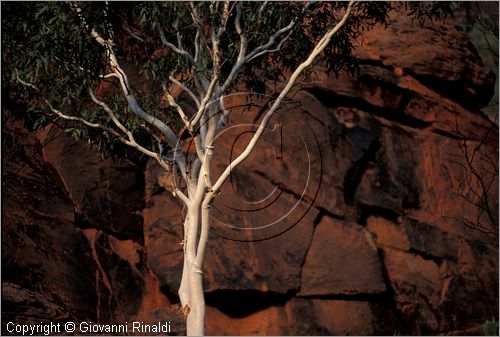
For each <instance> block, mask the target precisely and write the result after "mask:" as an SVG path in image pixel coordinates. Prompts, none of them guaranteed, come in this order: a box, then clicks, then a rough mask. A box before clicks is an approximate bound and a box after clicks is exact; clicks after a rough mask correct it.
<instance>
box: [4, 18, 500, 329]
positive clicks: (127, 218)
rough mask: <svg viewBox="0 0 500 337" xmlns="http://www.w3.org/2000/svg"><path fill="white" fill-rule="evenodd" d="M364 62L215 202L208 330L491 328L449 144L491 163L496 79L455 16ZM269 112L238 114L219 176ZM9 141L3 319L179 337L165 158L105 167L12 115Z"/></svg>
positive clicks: (329, 88)
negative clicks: (140, 325)
mask: <svg viewBox="0 0 500 337" xmlns="http://www.w3.org/2000/svg"><path fill="white" fill-rule="evenodd" d="M357 53H358V56H359V58H360V64H361V65H360V74H359V76H358V77H357V78H352V77H348V76H344V75H343V76H340V77H339V78H333V77H328V76H326V75H325V74H324V72H322V71H321V70H319V71H318V72H316V74H315V77H314V81H312V82H308V83H304V84H303V89H304V90H302V91H300V92H299V93H297V94H296V95H295V96H294V98H293V99H292V100H291V101H290V102H289V103H288V104H287V105H286V106H285V107H284V108H283V109H282V113H281V114H280V115H279V116H278V117H277V118H275V119H274V120H273V121H272V123H271V127H274V126H277V125H281V128H280V127H279V126H277V127H276V128H275V129H273V130H270V131H269V132H268V133H267V134H266V135H265V138H264V139H263V141H262V142H261V144H260V149H259V150H258V151H257V152H255V153H254V154H253V155H252V156H251V158H249V160H248V161H246V162H245V163H244V165H242V167H241V168H239V169H238V170H237V171H236V172H235V174H234V176H233V177H232V181H231V184H227V186H226V187H225V188H224V189H223V191H222V193H221V195H220V198H219V199H218V201H217V202H216V204H215V207H214V208H215V209H214V222H213V233H212V236H211V238H210V244H209V250H208V256H207V261H206V273H205V288H206V291H207V295H206V301H207V304H208V308H207V333H208V334H219V335H221V334H231V335H238V334H245V335H250V334H268V335H275V334H294V335H302V334H312V335H317V334H343V335H350V334H359V335H370V334H441V333H443V334H462V333H466V334H480V333H481V325H482V323H484V322H485V321H486V320H488V319H492V318H495V317H498V255H497V254H498V251H497V248H496V245H495V244H492V243H491V241H490V237H489V234H487V233H483V232H481V231H479V230H473V229H470V228H469V227H467V226H465V225H464V220H471V221H472V220H474V219H476V215H477V207H475V206H474V205H472V204H471V203H470V202H467V201H466V200H465V199H464V198H462V197H459V196H457V191H458V189H459V188H460V186H461V184H460V182H461V180H462V179H463V178H464V174H465V171H464V168H463V167H462V166H461V164H463V160H464V158H463V152H462V151H461V150H460V147H459V139H457V137H456V131H457V129H458V130H459V131H460V132H462V133H463V134H466V135H467V136H468V141H467V146H469V147H470V148H472V147H474V146H475V145H477V144H478V143H479V142H483V143H484V144H483V145H482V146H481V151H482V152H484V153H485V154H487V155H488V157H489V158H491V159H492V161H493V164H495V163H496V165H497V166H498V128H497V127H496V125H494V124H492V123H491V122H490V121H489V120H488V119H487V118H486V117H485V116H483V115H482V114H481V112H480V110H479V109H480V107H481V106H482V105H484V104H486V102H488V100H489V97H490V96H491V95H492V88H493V87H494V80H495V79H494V76H493V75H492V73H491V72H490V71H488V70H487V69H486V68H485V67H484V66H483V65H482V62H481V60H480V59H479V58H478V56H477V54H476V53H475V52H474V50H473V47H471V44H470V43H469V41H468V39H467V37H466V35H465V34H464V33H463V32H461V31H460V30H458V29H457V27H455V25H453V24H452V23H448V24H445V25H440V24H437V23H435V24H434V25H433V26H432V27H431V26H426V27H423V28H422V27H420V26H418V25H417V24H416V23H415V24H413V23H411V22H410V21H409V20H408V19H406V18H405V17H402V16H398V17H394V18H393V20H392V21H391V24H390V25H389V27H388V28H387V29H386V30H384V29H382V28H378V29H375V30H374V31H372V32H370V33H369V34H367V35H366V36H365V38H364V45H363V46H362V47H360V48H359V49H358V50H357ZM278 86H279V84H278ZM272 87H273V84H272V83H270V84H269V90H272ZM266 99H267V98H264V99H263V101H264V102H265V100H266ZM242 102H244V99H243V98H242V97H238V96H236V97H235V98H233V99H231V101H230V102H228V104H227V105H229V106H236V105H238V104H240V103H242ZM259 102H260V103H262V100H260V101H259ZM259 117H260V115H259V113H258V111H254V110H251V111H244V110H242V109H235V110H234V113H232V114H231V117H230V124H229V125H230V126H238V127H236V128H228V131H227V132H225V133H224V134H222V135H221V137H220V138H219V139H218V140H217V153H216V155H217V158H218V160H217V162H215V163H214V167H213V169H214V171H215V172H220V170H221V169H222V168H223V165H224V164H227V162H228V161H229V159H230V156H231V155H232V156H233V157H234V155H235V154H236V153H237V152H238V151H239V150H240V149H241V148H242V146H243V145H244V142H245V139H247V137H249V136H250V134H249V133H245V132H247V131H250V130H251V127H249V126H241V125H242V124H252V123H255V122H256V121H257V120H258V118H259ZM235 137H239V138H238V140H237V141H236V142H234V143H233V141H232V140H234V139H235ZM2 139H3V143H2V146H3V148H2V154H3V163H4V166H3V172H2V193H3V198H4V199H3V200H4V203H3V214H2V244H3V248H2V267H3V269H2V272H3V273H2V275H3V276H2V290H3V293H2V298H3V299H2V308H3V312H2V321H3V322H4V323H5V322H6V321H9V320H17V321H22V322H38V321H40V320H52V321H54V320H59V321H65V320H74V321H83V320H91V321H95V322H122V321H124V320H125V321H131V320H133V319H138V320H143V321H150V322H155V321H158V320H170V321H171V322H172V328H173V330H174V331H173V333H176V334H183V333H184V332H185V330H184V327H183V318H182V315H181V313H180V311H179V309H178V298H177V295H176V291H177V289H178V286H179V283H180V272H181V266H182V265H181V262H182V260H181V259H182V246H181V245H180V242H181V239H182V238H181V227H182V214H183V211H184V210H183V209H182V207H181V206H180V204H179V203H178V202H176V201H175V200H174V199H173V198H172V197H171V195H170V194H169V193H168V192H167V191H166V190H165V189H164V188H163V187H162V184H161V183H160V182H159V174H160V169H159V167H158V165H156V164H155V163H153V162H152V161H149V162H147V163H145V162H141V161H136V162H131V161H125V162H120V163H117V162H112V161H111V160H103V159H102V158H101V157H100V155H99V154H97V153H95V152H93V151H92V150H91V149H90V148H89V147H88V146H87V144H85V143H82V142H76V141H74V140H72V139H70V138H69V137H68V136H67V135H66V134H64V133H63V132H62V130H61V129H59V128H58V127H57V126H51V127H49V128H47V129H45V130H44V131H42V132H39V133H37V134H36V135H35V134H30V133H29V132H28V131H27V130H26V129H24V128H23V127H22V125H21V124H20V122H19V121H17V120H16V117H15V114H14V115H12V114H10V113H7V114H4V123H3V136H2ZM474 164H475V165H479V166H481V165H482V166H481V167H483V168H485V169H486V168H488V166H487V165H488V163H485V162H484V160H483V161H481V160H480V159H476V160H475V161H474ZM496 177H498V176H496ZM495 179H496V180H494V181H493V183H492V186H493V187H492V188H491V189H490V191H489V194H488V196H489V200H490V203H491V205H492V209H493V211H494V212H493V213H494V214H493V216H494V220H495V221H494V223H493V226H492V227H489V225H488V219H487V218H486V217H485V216H484V215H483V217H482V218H481V221H483V222H485V223H486V225H485V226H486V228H487V229H488V230H489V231H491V232H495V231H496V233H498V212H497V210H498V180H497V178H495ZM475 183H477V181H476V182H475ZM475 183H473V185H474V184H475ZM475 188H477V186H476V185H474V186H470V187H468V189H465V191H464V193H465V195H466V196H469V197H470V196H471V195H472V193H473V192H472V190H473V189H475ZM269 195H270V197H269V198H268V199H266V200H265V201H260V202H257V201H259V200H261V199H265V198H266V197H267V196H269ZM251 201H253V203H252V202H251ZM273 222H274V224H273ZM233 227H237V228H233ZM238 228H239V229H238ZM241 228H247V229H244V230H242V229H241ZM496 240H498V237H497V238H496ZM4 328H5V326H3V327H2V329H4Z"/></svg>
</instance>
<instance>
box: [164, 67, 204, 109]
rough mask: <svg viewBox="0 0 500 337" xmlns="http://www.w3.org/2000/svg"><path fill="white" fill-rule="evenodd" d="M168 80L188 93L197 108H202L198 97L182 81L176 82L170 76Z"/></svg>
mask: <svg viewBox="0 0 500 337" xmlns="http://www.w3.org/2000/svg"><path fill="white" fill-rule="evenodd" d="M168 79H169V80H170V81H171V82H172V83H174V84H175V85H177V86H178V87H179V88H181V89H182V90H183V91H184V92H185V93H187V94H188V95H189V97H191V99H192V100H193V102H194V103H195V104H196V107H197V108H199V107H200V100H199V99H198V98H197V97H196V95H195V94H194V93H193V92H192V91H191V90H190V89H189V88H187V87H186V86H185V85H184V84H182V82H181V81H178V80H176V79H175V78H174V77H173V76H172V75H170V76H169V77H168Z"/></svg>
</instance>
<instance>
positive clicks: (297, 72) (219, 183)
mask: <svg viewBox="0 0 500 337" xmlns="http://www.w3.org/2000/svg"><path fill="white" fill-rule="evenodd" d="M353 4H354V0H351V1H350V2H349V5H348V6H347V9H346V12H345V14H344V15H343V17H342V19H341V20H340V21H339V22H338V23H337V24H336V25H335V27H333V28H332V29H331V30H329V31H328V32H327V33H326V34H325V35H324V36H323V37H322V38H321V40H320V41H319V42H318V44H317V45H316V47H314V49H313V51H312V52H311V54H310V55H309V57H308V58H307V59H306V60H305V61H304V62H303V63H302V64H300V65H299V66H298V67H297V69H295V71H294V72H293V74H292V76H291V77H290V79H289V80H288V83H287V84H286V86H285V88H284V89H283V90H282V91H281V93H280V94H279V96H278V98H277V99H276V101H275V102H274V104H273V105H272V106H271V108H270V109H269V110H268V112H267V113H266V114H265V116H264V118H263V119H262V121H261V123H260V125H259V128H258V129H257V131H256V132H255V134H254V136H253V137H252V139H251V140H250V143H249V144H248V145H247V147H246V148H245V150H244V151H243V152H242V153H241V154H240V155H239V156H238V157H237V158H236V159H234V160H233V161H232V162H231V163H230V164H229V166H227V167H226V169H225V170H224V172H223V173H222V174H221V176H220V177H219V179H218V180H217V182H216V183H215V184H214V185H213V187H212V191H213V193H215V194H216V193H218V191H219V189H220V188H221V186H222V184H224V182H225V181H226V180H227V179H228V177H229V175H230V174H231V172H232V171H233V170H234V169H235V168H236V167H237V166H238V165H239V164H240V163H241V162H242V161H243V160H245V159H246V158H247V157H248V156H249V155H250V153H251V152H252V150H253V149H254V148H255V146H256V144H257V142H258V140H259V139H260V137H261V135H262V133H263V132H264V130H265V129H266V126H267V124H268V123H269V120H270V119H271V117H272V116H273V115H274V113H275V112H276V111H277V109H278V108H279V106H280V105H281V102H282V101H283V99H284V98H285V96H286V95H287V94H288V93H289V92H290V90H291V89H292V87H293V85H294V83H295V81H296V80H297V78H298V77H299V75H300V74H301V73H302V72H303V71H304V69H306V68H307V67H309V66H310V65H311V64H312V62H313V61H314V60H315V58H316V57H317V56H318V55H319V54H320V53H321V52H322V51H323V50H324V49H325V48H326V46H327V45H328V43H329V42H330V40H331V38H332V36H333V35H334V34H335V33H337V32H338V31H339V30H340V28H342V26H343V25H344V24H345V22H346V21H347V19H348V17H349V15H350V14H351V10H352V7H353ZM213 197H214V196H213V195H212V196H211V198H213Z"/></svg>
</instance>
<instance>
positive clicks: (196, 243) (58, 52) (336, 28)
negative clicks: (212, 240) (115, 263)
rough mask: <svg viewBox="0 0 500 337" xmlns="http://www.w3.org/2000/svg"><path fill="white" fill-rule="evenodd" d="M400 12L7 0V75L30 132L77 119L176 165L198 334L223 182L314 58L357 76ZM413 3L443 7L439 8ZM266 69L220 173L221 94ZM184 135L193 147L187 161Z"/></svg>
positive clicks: (250, 84) (186, 273)
mask: <svg viewBox="0 0 500 337" xmlns="http://www.w3.org/2000/svg"><path fill="white" fill-rule="evenodd" d="M396 7H397V6H396V5H395V4H393V3H388V2H360V3H355V2H353V1H350V2H268V1H265V2H230V1H212V2H165V3H159V2H144V3H142V2H131V3H130V2H129V3H120V2H110V3H107V2H37V3H8V4H5V3H2V12H3V16H2V50H3V55H2V59H3V63H4V69H3V72H2V74H3V75H2V76H3V79H4V86H5V85H6V83H10V85H11V87H10V90H12V93H15V96H16V98H17V99H18V100H19V102H24V103H25V104H26V105H27V106H28V107H29V108H28V109H27V113H26V119H27V120H28V121H31V122H32V123H31V124H32V125H31V126H33V127H34V128H37V127H41V126H43V125H44V124H45V123H47V122H49V121H53V120H54V119H63V120H67V121H74V122H75V123H74V124H75V126H74V127H73V128H69V129H68V130H69V131H70V132H71V133H72V134H73V135H74V136H76V137H79V138H84V139H88V140H89V141H91V142H92V143H94V144H97V145H99V148H100V149H101V150H102V151H104V152H108V153H113V154H114V155H127V154H126V150H124V148H126V147H124V146H123V144H125V145H127V146H129V147H132V148H134V149H137V150H139V151H140V152H141V153H142V154H143V155H145V156H148V157H151V158H154V159H155V160H156V161H157V162H158V163H159V164H160V165H161V166H162V167H163V168H164V169H165V170H167V171H168V172H173V170H176V168H173V165H172V164H175V165H176V166H177V168H178V172H179V176H180V180H182V181H180V182H179V183H178V184H175V186H174V187H173V189H172V193H173V195H174V196H175V197H177V198H178V199H179V200H180V201H181V202H182V203H183V204H184V205H185V207H186V209H187V213H186V217H185V221H184V246H183V247H184V266H183V272H182V279H181V285H180V289H179V298H180V302H181V304H182V307H183V309H184V312H185V315H186V316H187V333H188V335H203V334H204V318H205V302H204V293H203V284H202V275H203V261H204V258H205V251H206V247H207V241H208V238H209V230H210V205H211V204H212V202H213V201H214V199H215V198H216V197H217V194H218V192H219V191H220V189H221V186H222V185H223V184H224V183H225V182H226V181H227V179H228V177H229V176H230V174H231V171H232V170H234V169H235V168H236V167H237V166H238V165H239V164H240V163H241V162H242V161H244V160H245V158H247V157H248V156H249V155H250V153H251V152H252V151H253V150H254V149H255V148H256V145H257V143H258V141H259V138H260V137H261V135H262V134H263V132H264V130H265V129H266V126H267V125H268V123H269V120H270V119H271V117H272V116H273V114H274V113H275V112H276V111H277V110H278V108H279V107H280V105H281V104H282V102H283V100H284V99H285V97H286V96H287V95H288V94H289V93H290V91H291V90H292V88H293V87H294V85H295V84H296V83H297V80H298V78H299V76H305V75H307V71H309V70H310V69H311V66H312V65H314V64H315V63H317V62H319V61H321V62H323V63H324V64H326V66H327V67H328V69H329V70H330V71H332V72H333V73H338V72H339V71H342V70H348V71H353V70H354V69H355V67H354V65H355V63H354V58H353V56H352V53H351V51H352V48H353V43H355V41H356V39H358V38H359V37H360V35H361V34H362V32H363V31H364V30H365V29H367V28H370V27H371V26H373V25H375V24H377V23H385V21H386V18H387V15H388V12H389V11H390V10H393V9H395V8H396ZM410 7H411V8H412V9H413V10H414V12H419V11H423V12H422V13H425V11H428V12H432V13H433V15H435V14H436V13H438V15H442V14H443V13H444V12H442V10H441V8H438V7H437V6H435V5H434V4H430V5H428V6H427V7H425V6H410ZM422 8H424V9H422ZM419 13H420V12H419ZM259 74H266V75H267V77H268V79H269V78H271V79H277V78H278V77H282V78H285V81H284V82H285V85H284V88H283V89H282V90H281V92H279V93H278V94H277V95H276V97H277V98H276V99H275V100H274V101H273V102H272V104H270V105H269V107H268V108H267V111H266V112H265V114H264V115H263V117H262V118H261V119H260V122H259V125H258V128H256V129H255V130H254V134H253V137H252V138H251V140H250V142H249V143H248V144H247V145H246V148H245V149H244V151H242V152H241V153H240V154H239V155H238V156H237V157H236V158H235V159H234V160H232V162H231V163H230V164H229V165H228V166H227V167H226V168H225V170H224V171H223V173H222V174H221V175H220V176H219V177H214V176H212V175H211V172H210V167H211V165H210V163H211V161H212V159H213V154H214V138H215V137H216V135H217V134H218V133H219V132H220V130H221V129H222V128H224V126H225V124H226V123H227V121H228V114H229V111H228V110H226V108H225V104H224V97H225V96H227V95H228V94H230V93H232V92H234V90H235V88H236V87H237V85H239V87H240V88H241V85H240V84H241V83H244V84H246V85H247V88H248V89H249V90H250V91H259V92H261V91H262V89H263V82H264V81H265V80H266V78H261V77H262V75H259ZM132 79H133V80H132ZM13 85H14V86H15V87H14V88H12V86H13ZM103 86H106V87H107V88H108V89H107V90H104V91H103V90H101V89H102V88H103ZM113 88H114V89H113ZM141 88H142V89H143V90H142V91H141ZM97 89H99V90H97ZM174 89H175V90H176V91H177V92H181V93H182V95H184V96H183V97H184V100H183V101H182V102H181V101H180V98H179V97H181V95H179V94H173V93H172V92H173V91H174ZM160 102H165V103H166V104H164V105H162V104H161V103H160ZM68 123H69V122H68ZM176 130H177V132H176ZM182 134H189V136H190V137H191V139H192V141H193V143H194V146H195V149H196V154H195V159H194V160H192V161H188V160H187V156H188V154H187V153H184V151H185V147H183V145H182V143H181V140H180V138H181V135H182ZM120 143H121V145H120ZM165 143H166V144H165Z"/></svg>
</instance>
